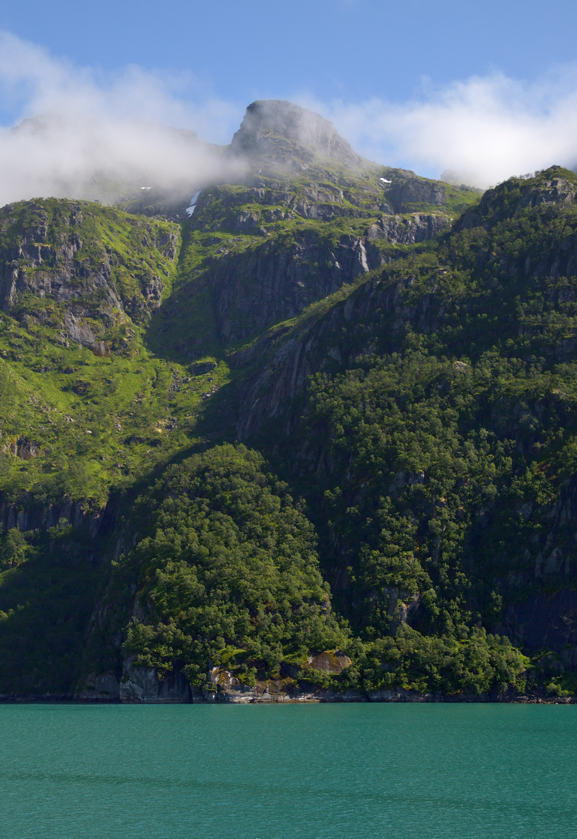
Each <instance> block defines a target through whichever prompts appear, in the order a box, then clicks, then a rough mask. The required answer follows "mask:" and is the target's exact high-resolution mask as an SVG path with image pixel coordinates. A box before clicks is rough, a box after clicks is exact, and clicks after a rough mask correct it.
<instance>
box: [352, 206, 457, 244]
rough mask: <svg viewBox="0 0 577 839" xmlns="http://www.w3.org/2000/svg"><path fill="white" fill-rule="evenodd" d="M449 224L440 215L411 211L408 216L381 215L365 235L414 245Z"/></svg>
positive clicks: (445, 218)
mask: <svg viewBox="0 0 577 839" xmlns="http://www.w3.org/2000/svg"><path fill="white" fill-rule="evenodd" d="M449 226H450V221H449V219H448V218H447V217H446V216H442V215H426V214H424V213H413V214H412V215H411V216H409V217H408V218H407V217H403V216H399V215H394V216H382V218H381V219H380V220H379V221H378V222H377V224H372V225H371V226H370V227H369V229H368V230H367V236H368V238H369V239H383V240H384V241H386V242H390V243H391V244H394V245H415V244H417V243H418V242H427V241H428V240H429V239H433V238H434V237H435V236H437V234H438V233H440V232H441V231H442V230H446V229H447V228H448V227H449Z"/></svg>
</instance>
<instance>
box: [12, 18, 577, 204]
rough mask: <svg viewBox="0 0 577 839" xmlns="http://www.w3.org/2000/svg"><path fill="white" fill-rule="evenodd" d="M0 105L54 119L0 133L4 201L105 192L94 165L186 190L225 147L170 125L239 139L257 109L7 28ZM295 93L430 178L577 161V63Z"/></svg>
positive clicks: (122, 177) (347, 132)
mask: <svg viewBox="0 0 577 839" xmlns="http://www.w3.org/2000/svg"><path fill="white" fill-rule="evenodd" d="M283 98H284V97H283ZM0 101H3V102H4V104H5V106H7V107H9V108H11V109H12V111H16V110H18V113H19V117H18V119H17V120H16V121H15V122H16V123H18V122H19V121H20V119H24V118H30V117H34V116H37V115H39V114H42V115H45V118H44V120H43V122H42V124H41V125H39V124H38V123H37V122H28V123H25V124H24V126H23V127H22V128H19V129H17V130H13V129H11V128H10V127H5V128H0V205H2V204H5V203H7V202H9V201H14V200H19V199H23V198H31V197H35V196H43V195H44V196H47V195H56V196H71V197H83V196H85V197H92V196H95V195H97V193H96V192H95V186H94V178H93V176H94V174H95V173H98V174H99V175H100V176H102V177H106V178H108V179H109V181H130V182H132V183H134V184H140V185H145V182H146V184H147V185H148V184H149V183H158V184H163V185H164V186H169V187H173V188H175V189H178V188H180V187H183V188H186V189H188V187H189V186H190V185H193V186H195V187H196V186H201V185H202V184H203V183H205V182H208V181H210V180H211V179H215V178H224V177H225V173H224V172H223V169H222V159H221V158H220V157H219V156H218V155H215V154H214V153H213V152H211V151H210V149H209V148H207V147H206V146H205V145H203V144H198V143H196V144H195V143H194V141H193V140H192V139H191V136H190V135H186V134H185V133H184V132H182V131H175V130H174V129H171V128H168V127H167V126H178V128H184V129H191V130H194V131H196V132H197V133H198V134H199V136H200V137H201V138H202V139H204V140H210V141H213V142H219V143H228V142H229V141H230V139H231V137H232V134H233V132H234V131H235V130H236V128H238V125H239V124H240V121H241V118H242V114H243V111H244V106H246V105H247V104H248V102H246V103H242V105H238V104H235V103H231V102H227V101H226V100H223V99H219V98H218V97H215V96H213V95H212V94H211V91H210V90H207V89H206V88H205V87H204V86H203V85H201V84H200V83H199V82H198V81H197V80H196V79H195V78H194V77H193V76H192V75H190V76H183V75H179V76H171V75H169V74H167V73H163V72H152V71H145V70H143V69H141V68H138V67H128V68H126V69H125V70H124V71H123V72H122V73H118V74H104V73H100V72H98V71H96V70H94V69H90V68H77V67H75V66H73V65H71V64H70V63H68V62H67V61H65V60H59V59H55V58H54V57H52V56H50V55H49V54H48V53H47V52H46V51H45V50H43V49H41V48H40V47H38V46H36V45H34V44H30V43H27V42H25V41H22V40H21V39H19V38H16V37H15V36H13V35H10V34H9V33H6V32H4V33H2V32H0ZM293 101H297V102H299V103H300V104H302V105H305V106H306V107H308V108H311V109H312V110H315V111H318V112H319V113H321V114H323V116H326V117H327V118H329V119H330V120H332V121H333V122H334V124H335V125H336V127H337V129H338V130H339V131H340V132H341V134H342V135H343V136H344V137H346V138H347V139H348V140H349V142H350V143H351V144H352V145H353V147H354V148H355V149H356V150H357V151H359V152H360V153H361V154H363V155H365V157H368V158H370V159H372V160H376V161H378V162H381V163H384V164H388V165H391V166H403V167H406V168H410V169H414V170H415V171H416V172H418V173H419V174H424V175H429V176H430V177H439V176H440V174H441V172H442V171H443V170H444V169H452V170H456V171H458V172H459V173H461V177H462V180H463V182H466V183H471V184H477V185H479V186H487V185H489V184H491V183H496V182H498V181H501V180H504V179H505V178H507V177H509V176H510V175H514V174H521V173H525V172H529V171H534V170H535V169H543V168H546V167H547V166H550V165H552V164H554V163H558V164H561V165H564V166H569V167H573V166H574V165H575V163H576V161H577V65H569V66H565V67H558V68H556V69H555V71H552V72H551V73H550V74H548V75H547V76H545V77H543V78H542V79H540V80H538V81H537V82H534V83H527V82H523V81H517V80H514V79H511V78H508V77H506V76H504V75H503V74H501V73H498V72H494V73H492V74H489V75H487V76H484V77H472V78H469V79H466V80H464V81H457V82H454V83H452V84H450V85H447V86H445V87H441V88H435V87H434V86H432V85H431V83H430V82H429V83H427V84H425V83H423V88H422V93H421V96H420V97H419V98H417V99H414V100H413V101H410V102H407V103H405V104H398V103H392V102H387V101H386V100H385V99H380V98H371V99H367V100H365V101H361V102H358V103H351V102H346V101H333V102H330V103H322V102H318V101H315V100H314V99H313V98H312V97H310V96H298V97H295V98H293ZM101 197H102V198H106V195H105V194H103V195H102V196H101Z"/></svg>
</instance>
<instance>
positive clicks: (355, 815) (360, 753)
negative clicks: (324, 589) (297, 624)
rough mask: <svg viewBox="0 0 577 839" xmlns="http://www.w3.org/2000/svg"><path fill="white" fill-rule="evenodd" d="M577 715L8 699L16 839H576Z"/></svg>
mask: <svg viewBox="0 0 577 839" xmlns="http://www.w3.org/2000/svg"><path fill="white" fill-rule="evenodd" d="M576 758H577V706H575V705H573V706H571V705H569V706H564V705H545V706H543V705H490V704H487V705H485V704H479V705H442V704H440V705H388V704H385V705H380V704H369V705H367V704H358V705H302V706H301V705H280V706H258V705H249V706H216V707H215V706H207V705H175V706H142V705H102V706H94V705H1V706H0V836H1V837H3V839H4V837H10V839H28V837H30V839H69V837H70V839H72V837H74V839H92V837H95V838H96V837H98V839H101V837H102V839H136V837H138V839H181V837H182V839H184V837H186V839H199V837H200V839H204V837H211V839H212V837H226V839H229V838H230V839H293V837H295V839H296V838H298V839H301V837H302V839H305V837H306V839H361V837H362V839H368V838H370V839H373V838H374V837H378V839H381V837H383V839H384V837H394V838H395V837H398V839H413V837H415V839H416V838H417V837H419V839H453V837H454V839H497V838H498V839H501V837H503V839H505V837H507V839H516V837H523V839H532V838H533V837H540V836H546V837H547V838H548V839H557V837H559V839H561V837H563V839H567V837H573V836H577V759H576Z"/></svg>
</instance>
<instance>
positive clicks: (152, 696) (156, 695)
mask: <svg viewBox="0 0 577 839" xmlns="http://www.w3.org/2000/svg"><path fill="white" fill-rule="evenodd" d="M119 698H120V700H121V702H138V703H141V702H142V703H153V704H174V703H183V702H192V689H191V687H190V685H189V683H188V681H187V680H186V677H185V675H184V673H181V672H173V673H169V674H168V675H167V676H166V678H164V679H160V678H159V677H158V675H157V672H156V670H155V669H154V668H152V667H135V666H134V664H133V660H132V658H130V659H127V660H126V661H125V662H124V676H123V679H122V680H121V681H120V687H119Z"/></svg>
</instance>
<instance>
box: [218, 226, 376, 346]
mask: <svg viewBox="0 0 577 839" xmlns="http://www.w3.org/2000/svg"><path fill="white" fill-rule="evenodd" d="M380 265H381V256H380V253H379V251H378V250H377V248H376V247H374V246H373V245H371V243H370V242H369V241H368V240H367V239H366V238H364V237H362V238H356V237H355V236H350V235H343V236H342V237H341V240H340V241H339V242H338V244H337V245H336V247H332V246H331V245H329V244H327V243H325V242H323V241H322V239H321V238H320V236H319V234H318V233H317V232H316V231H306V230H304V231H300V232H298V233H297V234H296V236H295V239H294V241H293V242H292V244H291V245H290V246H288V247H281V246H279V243H278V242H275V241H274V240H273V241H271V242H266V243H264V244H263V245H261V246H259V247H257V248H254V249H251V250H249V251H247V252H245V253H241V254H232V255H231V256H230V257H229V258H227V256H224V257H223V258H222V259H221V260H220V261H219V262H218V263H217V264H216V266H215V267H214V269H213V270H212V272H211V278H210V281H211V285H212V288H213V290H214V295H215V305H216V315H217V322H218V327H219V331H220V335H221V338H222V340H223V341H224V342H225V343H229V342H231V341H237V340H240V339H242V338H245V337H247V336H248V335H251V334H253V333H255V332H258V331H259V330H261V329H264V328H265V327H266V326H269V325H270V324H272V323H274V322H275V321H279V320H284V319H286V318H291V317H294V316H295V315H297V314H298V313H299V312H302V311H303V309H305V308H306V307H307V306H308V305H310V304H311V303H312V302H313V301H315V300H318V299H319V298H321V297H326V296H327V295H329V294H332V293H333V292H335V291H337V289H339V288H340V287H341V286H342V285H343V284H344V283H347V282H351V281H352V280H354V278H355V277H356V276H358V275H359V274H363V273H367V272H368V271H370V270H372V269H373V268H378V267H379V266H380Z"/></svg>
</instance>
